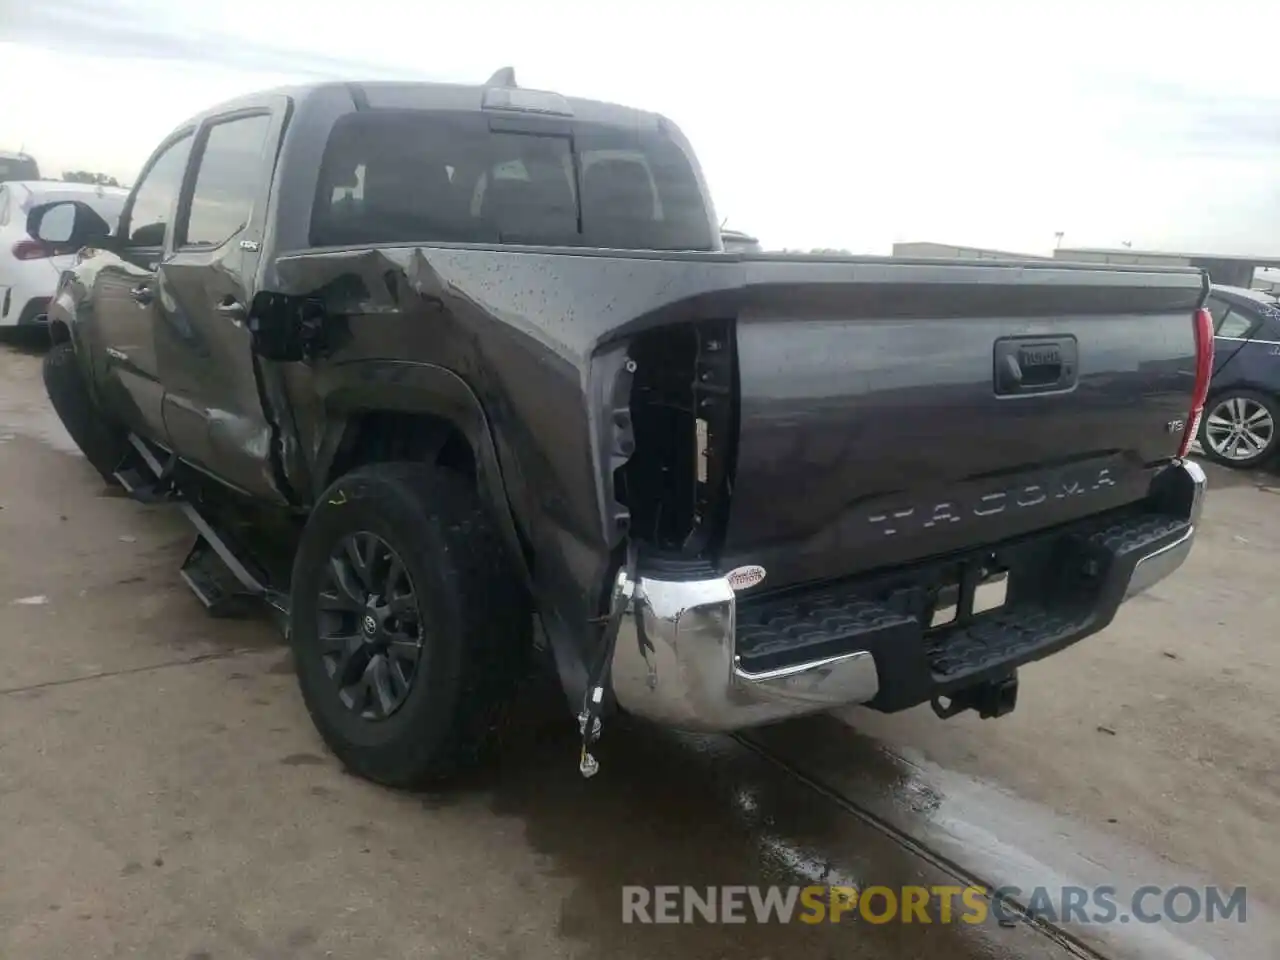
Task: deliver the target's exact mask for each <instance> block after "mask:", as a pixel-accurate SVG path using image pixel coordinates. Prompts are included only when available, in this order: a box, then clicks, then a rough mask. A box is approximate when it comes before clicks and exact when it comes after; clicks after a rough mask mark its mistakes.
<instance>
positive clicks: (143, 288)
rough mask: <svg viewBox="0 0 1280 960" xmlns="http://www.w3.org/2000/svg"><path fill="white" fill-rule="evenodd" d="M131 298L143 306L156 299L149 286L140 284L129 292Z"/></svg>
mask: <svg viewBox="0 0 1280 960" xmlns="http://www.w3.org/2000/svg"><path fill="white" fill-rule="evenodd" d="M129 296H131V297H133V299H134V302H135V303H138V304H139V305H141V306H144V307H145V306H147V305H149V304H150V303H151V301H152V300H154V299H155V298H156V295H155V292H154V291H153V290H152V289H151V287H149V286H148V285H147V284H145V283H143V284H139V285H138V286H136V287H134V288H133V289H132V290H130V291H129Z"/></svg>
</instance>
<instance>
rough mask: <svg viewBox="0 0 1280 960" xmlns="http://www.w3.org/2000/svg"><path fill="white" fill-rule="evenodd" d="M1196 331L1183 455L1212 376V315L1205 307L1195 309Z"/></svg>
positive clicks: (1193, 434)
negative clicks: (1193, 366)
mask: <svg viewBox="0 0 1280 960" xmlns="http://www.w3.org/2000/svg"><path fill="white" fill-rule="evenodd" d="M1194 322H1195V331H1196V384H1195V388H1194V389H1193V390H1192V393H1191V412H1190V414H1189V415H1188V416H1187V429H1186V432H1185V433H1183V435H1182V446H1180V447H1179V448H1178V456H1179V457H1185V456H1186V455H1187V452H1188V451H1189V450H1190V449H1191V441H1193V440H1194V439H1195V438H1196V434H1197V433H1198V432H1199V431H1200V418H1201V417H1202V416H1203V415H1204V401H1205V399H1206V398H1207V397H1208V396H1209V380H1210V379H1211V378H1212V377H1213V315H1212V314H1210V313H1209V311H1208V310H1207V309H1204V310H1197V311H1196V315H1195V321H1194Z"/></svg>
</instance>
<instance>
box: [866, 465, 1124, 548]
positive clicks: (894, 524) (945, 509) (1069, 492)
mask: <svg viewBox="0 0 1280 960" xmlns="http://www.w3.org/2000/svg"><path fill="white" fill-rule="evenodd" d="M1112 469H1113V468H1111V467H1099V468H1095V469H1092V470H1089V471H1086V472H1083V473H1079V472H1077V473H1074V474H1063V475H1060V476H1058V477H1054V478H1044V479H1041V480H1040V482H1038V483H1020V484H1017V485H1016V486H1011V487H1005V488H1003V489H998V490H991V491H989V492H987V493H982V494H968V495H963V496H957V497H953V498H952V499H950V500H940V501H934V502H931V503H922V504H918V505H913V506H905V507H902V508H900V509H896V510H888V511H885V512H882V513H873V514H870V515H868V516H867V522H868V523H870V524H872V525H873V526H875V527H876V528H878V529H879V530H880V531H881V533H883V534H884V535H885V536H886V537H891V536H893V535H895V534H898V533H902V532H903V531H904V530H908V531H921V530H930V529H932V528H934V527H938V526H942V525H943V524H951V523H959V522H960V521H961V520H964V519H967V518H971V517H976V518H982V517H991V516H995V515H996V514H998V513H1005V512H1007V511H1011V510H1027V509H1031V508H1034V507H1038V506H1040V505H1041V504H1044V503H1048V502H1050V501H1054V500H1065V499H1067V498H1068V497H1081V496H1087V495H1088V494H1090V493H1093V492H1094V491H1096V490H1102V489H1104V488H1106V487H1114V486H1115V483H1116V482H1115V479H1114V478H1113V477H1112V476H1111V473H1112Z"/></svg>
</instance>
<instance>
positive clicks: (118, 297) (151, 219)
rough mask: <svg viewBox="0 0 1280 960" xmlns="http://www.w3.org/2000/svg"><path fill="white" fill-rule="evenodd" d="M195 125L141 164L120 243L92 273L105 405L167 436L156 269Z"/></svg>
mask: <svg viewBox="0 0 1280 960" xmlns="http://www.w3.org/2000/svg"><path fill="white" fill-rule="evenodd" d="M192 133H193V131H192V130H189V129H188V130H181V131H178V132H177V133H175V134H173V135H172V136H171V137H170V138H169V139H168V140H167V141H165V142H164V143H162V144H161V145H160V147H159V149H157V150H156V152H155V153H153V154H152V155H151V159H150V160H149V161H148V162H147V165H146V166H145V167H143V170H142V175H141V176H140V177H139V178H138V182H137V184H136V185H135V186H134V189H133V192H132V193H130V195H129V199H128V200H127V201H125V206H124V209H123V210H122V211H121V214H120V226H119V231H118V237H119V239H118V242H116V243H115V244H113V246H112V249H111V250H109V251H107V250H104V251H100V252H99V253H98V254H97V256H98V257H101V258H102V266H101V267H99V268H98V270H97V271H96V272H95V274H94V281H93V293H92V297H91V299H90V302H91V303H92V305H93V314H94V316H93V322H92V325H91V326H92V339H93V340H94V341H95V343H94V348H93V350H92V354H93V362H94V364H95V365H96V366H97V369H98V373H97V375H96V379H97V381H98V386H99V389H100V390H101V391H102V392H103V394H104V396H103V400H104V403H105V405H106V406H107V407H108V409H110V410H112V411H114V412H116V413H117V414H118V415H120V416H122V417H124V418H125V419H126V420H127V421H128V424H129V426H130V427H131V428H132V429H133V430H135V431H136V432H137V433H139V434H140V435H142V436H144V437H147V438H148V439H150V440H155V441H157V442H160V443H165V442H167V435H166V432H165V427H164V417H163V414H162V398H163V396H164V388H163V387H162V386H161V380H160V370H159V363H158V360H157V357H156V349H155V338H154V332H155V327H156V317H157V316H158V307H157V300H158V289H157V286H156V272H157V270H158V269H159V265H160V263H161V261H162V260H163V258H164V256H165V250H166V248H167V246H168V243H169V241H170V240H171V239H172V224H173V218H174V215H175V212H176V209H177V206H178V197H179V194H180V193H181V190H182V180H183V175H184V173H185V172H186V168H187V159H188V157H189V156H190V154H191V142H192Z"/></svg>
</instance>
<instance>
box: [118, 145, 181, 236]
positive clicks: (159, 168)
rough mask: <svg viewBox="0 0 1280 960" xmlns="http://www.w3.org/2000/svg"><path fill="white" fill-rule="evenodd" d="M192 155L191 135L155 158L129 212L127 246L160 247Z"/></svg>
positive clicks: (139, 185) (144, 176) (139, 186)
mask: <svg viewBox="0 0 1280 960" xmlns="http://www.w3.org/2000/svg"><path fill="white" fill-rule="evenodd" d="M190 154H191V135H190V134H187V135H186V136H184V137H183V138H182V139H181V140H175V141H174V142H173V143H171V144H169V146H168V147H166V148H165V150H164V152H163V153H161V154H160V156H159V157H157V158H156V162H155V163H153V164H152V165H151V167H150V168H149V169H148V170H147V172H146V173H145V174H144V175H143V177H142V180H141V181H140V182H139V183H138V186H137V189H136V190H135V191H134V194H133V208H132V209H131V210H130V212H129V223H128V227H127V229H128V231H129V234H128V235H129V243H130V244H132V245H134V246H139V247H162V246H164V235H165V231H166V229H167V228H168V225H169V215H170V213H171V212H172V211H173V207H174V201H175V200H177V199H178V193H179V191H181V190H182V175H183V173H184V172H185V171H186V169H187V157H188V156H189V155H190Z"/></svg>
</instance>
